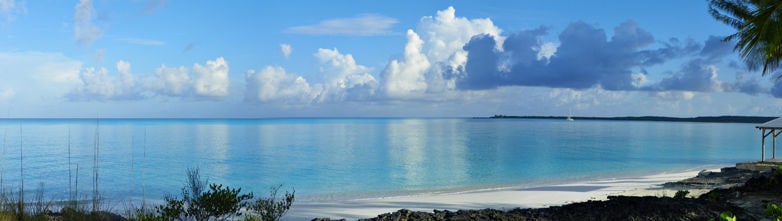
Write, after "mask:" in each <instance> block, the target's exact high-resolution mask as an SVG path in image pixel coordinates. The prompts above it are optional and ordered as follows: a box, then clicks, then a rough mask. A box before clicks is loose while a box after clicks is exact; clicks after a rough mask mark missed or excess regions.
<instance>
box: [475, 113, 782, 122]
mask: <svg viewBox="0 0 782 221" xmlns="http://www.w3.org/2000/svg"><path fill="white" fill-rule="evenodd" d="M489 118H490V119H502V118H519V119H561V120H565V119H567V117H565V116H509V115H494V116H491V117H489ZM571 118H573V120H616V121H667V122H704V123H758V124H760V123H765V122H767V121H770V120H773V119H776V118H777V117H760V116H706V117H659V116H641V117H571Z"/></svg>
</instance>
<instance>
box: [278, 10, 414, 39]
mask: <svg viewBox="0 0 782 221" xmlns="http://www.w3.org/2000/svg"><path fill="white" fill-rule="evenodd" d="M396 23H399V21H397V20H396V19H395V18H391V17H386V16H383V15H379V14H361V15H357V16H355V17H352V18H335V19H328V20H323V21H321V22H320V23H318V24H314V25H303V26H294V27H290V28H288V29H287V30H286V32H289V33H296V34H306V35H344V36H376V35H387V34H390V33H392V31H391V26H393V25H394V24H396Z"/></svg>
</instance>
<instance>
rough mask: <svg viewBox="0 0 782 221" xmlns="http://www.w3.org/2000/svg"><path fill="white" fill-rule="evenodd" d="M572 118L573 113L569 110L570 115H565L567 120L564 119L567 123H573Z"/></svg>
mask: <svg viewBox="0 0 782 221" xmlns="http://www.w3.org/2000/svg"><path fill="white" fill-rule="evenodd" d="M572 116H573V111H572V110H570V113H569V114H568V115H567V118H566V119H565V120H567V121H573V117H572Z"/></svg>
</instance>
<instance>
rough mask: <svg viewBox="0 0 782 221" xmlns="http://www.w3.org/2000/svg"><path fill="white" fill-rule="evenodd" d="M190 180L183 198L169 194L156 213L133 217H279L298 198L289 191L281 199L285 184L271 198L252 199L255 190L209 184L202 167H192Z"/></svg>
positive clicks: (159, 218) (210, 218)
mask: <svg viewBox="0 0 782 221" xmlns="http://www.w3.org/2000/svg"><path fill="white" fill-rule="evenodd" d="M187 176H188V179H187V182H186V184H185V187H183V188H182V199H178V198H175V197H171V196H168V197H166V198H165V204H163V205H159V206H157V207H156V212H157V213H156V215H157V216H155V215H154V214H144V213H140V214H142V215H139V216H138V217H137V218H136V219H133V220H199V221H200V220H236V218H242V214H241V212H242V211H247V212H248V213H247V214H245V215H244V216H243V218H244V220H279V219H280V218H281V217H282V216H283V215H285V213H286V212H287V211H288V209H290V207H291V205H292V204H293V201H294V193H295V191H293V192H288V191H286V192H285V195H284V196H283V197H282V198H279V196H278V191H279V189H280V188H281V187H282V186H281V185H280V186H277V187H273V188H271V190H270V194H269V196H268V197H261V198H259V199H257V200H256V201H252V202H250V201H251V200H252V198H253V193H248V194H243V193H242V189H241V188H237V189H233V188H230V187H227V186H223V185H222V184H209V189H208V190H206V191H204V188H203V187H205V186H206V184H207V181H206V180H205V179H201V177H200V175H199V172H198V169H188V171H187Z"/></svg>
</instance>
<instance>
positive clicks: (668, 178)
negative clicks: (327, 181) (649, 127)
mask: <svg viewBox="0 0 782 221" xmlns="http://www.w3.org/2000/svg"><path fill="white" fill-rule="evenodd" d="M712 171H719V169H714V170H712ZM698 172H700V171H699V170H693V171H686V172H680V173H664V174H657V175H651V176H643V177H638V178H621V179H605V180H593V181H585V182H576V183H569V184H561V185H551V186H541V187H532V188H529V187H527V188H500V189H491V190H475V191H463V192H453V193H436V194H418V195H411V196H399V197H386V198H372V199H354V200H339V201H336V200H335V201H297V202H295V203H294V205H293V207H292V208H291V210H290V211H289V212H288V213H287V214H286V216H285V219H286V220H311V219H312V218H316V217H329V218H337V219H339V218H345V219H348V220H355V219H359V218H370V217H375V216H377V215H379V214H383V213H388V212H394V211H397V210H399V209H410V210H416V211H428V212H431V211H432V210H435V209H437V210H454V211H455V210H459V209H484V208H495V209H512V208H516V207H521V208H540V207H548V206H555V205H562V204H567V203H573V202H583V201H588V200H605V199H607V197H608V196H610V195H632V196H642V195H648V196H673V195H674V193H675V191H676V190H665V189H662V187H661V184H663V183H666V182H672V181H679V180H683V179H686V178H690V177H694V176H696V175H697V174H698ZM693 194H700V193H698V192H693Z"/></svg>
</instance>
